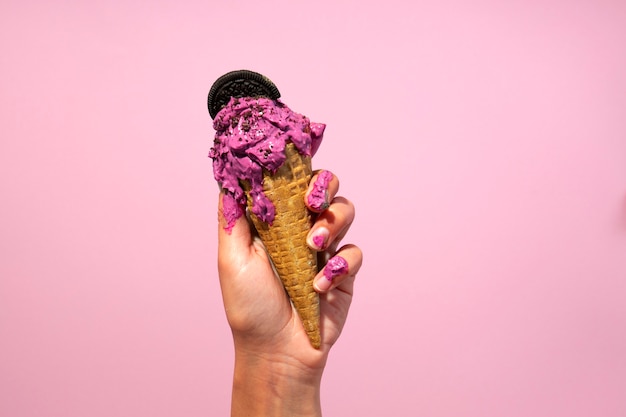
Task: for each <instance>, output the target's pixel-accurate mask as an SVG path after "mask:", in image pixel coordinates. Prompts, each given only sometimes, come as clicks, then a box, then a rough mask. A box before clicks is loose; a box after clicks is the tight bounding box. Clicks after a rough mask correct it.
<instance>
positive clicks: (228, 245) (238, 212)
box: [217, 192, 252, 258]
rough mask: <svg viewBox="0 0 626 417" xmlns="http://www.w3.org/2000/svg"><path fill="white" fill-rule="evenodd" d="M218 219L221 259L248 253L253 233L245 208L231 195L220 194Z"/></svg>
mask: <svg viewBox="0 0 626 417" xmlns="http://www.w3.org/2000/svg"><path fill="white" fill-rule="evenodd" d="M217 219H218V251H219V256H220V258H222V257H223V256H224V255H227V256H228V255H230V256H233V255H237V254H245V253H247V251H249V250H250V247H251V246H252V233H251V231H250V225H249V224H248V220H247V219H246V215H245V208H244V206H242V205H240V204H239V203H237V201H236V200H235V198H234V197H233V196H231V195H230V194H226V193H224V192H220V196H219V202H218V213H217Z"/></svg>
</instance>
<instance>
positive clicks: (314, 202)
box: [308, 171, 333, 211]
mask: <svg viewBox="0 0 626 417" xmlns="http://www.w3.org/2000/svg"><path fill="white" fill-rule="evenodd" d="M332 179H333V174H332V173H331V172H330V171H320V172H319V174H317V179H316V180H315V183H314V184H313V189H312V190H311V193H310V194H309V197H308V203H309V207H311V208H312V209H313V210H318V211H323V210H326V209H327V208H328V206H329V205H330V203H329V201H328V184H330V180H332Z"/></svg>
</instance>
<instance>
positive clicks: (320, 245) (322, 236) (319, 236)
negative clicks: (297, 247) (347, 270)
mask: <svg viewBox="0 0 626 417" xmlns="http://www.w3.org/2000/svg"><path fill="white" fill-rule="evenodd" d="M328 236H329V232H328V229H326V228H325V227H319V228H317V229H316V230H315V231H314V232H313V235H312V236H311V244H312V246H313V247H314V248H315V249H318V250H323V249H325V248H326V245H327V242H328Z"/></svg>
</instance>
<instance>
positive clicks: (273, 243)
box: [244, 143, 321, 349]
mask: <svg viewBox="0 0 626 417" xmlns="http://www.w3.org/2000/svg"><path fill="white" fill-rule="evenodd" d="M285 153H286V156H287V159H286V161H285V164H284V165H283V166H282V167H280V168H279V169H278V171H276V173H274V174H271V173H269V172H265V173H264V175H263V192H264V193H265V195H266V196H267V198H268V199H269V200H270V201H271V202H272V203H273V204H274V206H275V208H276V216H275V218H274V222H273V224H272V225H271V226H270V225H268V224H267V223H265V222H263V221H262V220H260V219H259V218H257V216H255V215H254V214H253V213H252V200H251V199H250V195H249V193H247V194H248V211H249V213H250V218H251V219H252V223H253V224H254V226H255V227H256V229H257V231H258V233H259V237H260V238H261V240H262V241H263V243H264V244H265V247H266V249H267V252H268V253H269V256H270V258H271V259H272V262H273V263H274V267H275V268H276V271H277V272H278V275H279V277H280V279H281V281H282V282H283V285H284V287H285V290H286V291H287V294H288V295H289V298H290V299H291V302H292V303H293V305H294V307H295V308H296V311H297V312H298V315H299V316H300V319H301V320H302V324H303V325H304V329H305V330H306V333H307V335H308V336H309V340H310V341H311V345H313V347H314V348H316V349H317V348H319V347H320V342H321V338H320V329H319V322H320V307H319V296H318V295H317V293H316V292H315V290H314V289H313V279H314V278H315V275H316V274H317V255H316V253H315V252H314V251H312V250H311V249H309V247H308V246H307V243H306V237H307V235H308V233H309V230H311V225H312V219H311V213H310V212H309V210H308V209H307V207H306V205H305V204H304V196H305V194H306V191H307V189H308V188H309V181H310V180H311V158H310V157H305V156H303V155H300V154H299V153H298V150H297V149H296V147H295V146H294V145H293V144H292V143H289V144H287V146H286V147H285ZM246 186H247V184H244V188H246V191H249V187H246Z"/></svg>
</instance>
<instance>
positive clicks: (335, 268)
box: [315, 256, 348, 291]
mask: <svg viewBox="0 0 626 417" xmlns="http://www.w3.org/2000/svg"><path fill="white" fill-rule="evenodd" d="M347 273H348V261H346V260H345V259H344V258H342V257H341V256H333V257H332V258H330V259H329V260H328V262H327V263H326V266H325V267H324V276H322V277H320V278H318V279H317V281H315V287H316V288H317V289H318V291H328V290H329V289H330V287H331V286H332V284H333V280H334V279H335V278H336V277H338V276H340V275H345V274H347Z"/></svg>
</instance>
